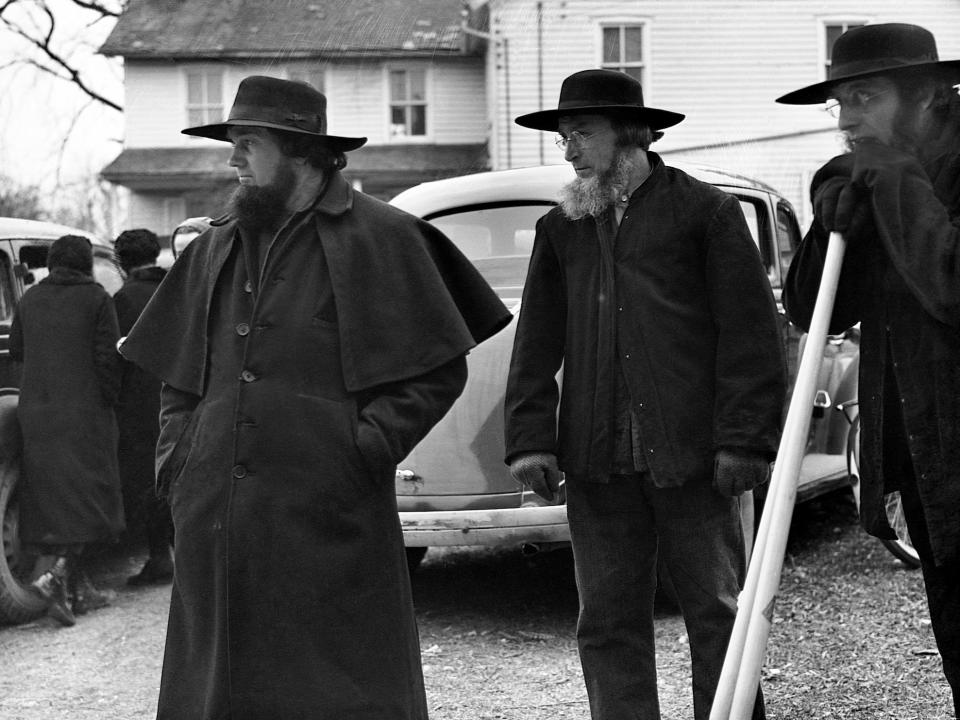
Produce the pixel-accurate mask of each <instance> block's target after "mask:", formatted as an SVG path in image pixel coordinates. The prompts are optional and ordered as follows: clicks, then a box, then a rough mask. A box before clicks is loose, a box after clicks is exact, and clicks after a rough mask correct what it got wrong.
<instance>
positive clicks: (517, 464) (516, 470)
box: [510, 452, 562, 503]
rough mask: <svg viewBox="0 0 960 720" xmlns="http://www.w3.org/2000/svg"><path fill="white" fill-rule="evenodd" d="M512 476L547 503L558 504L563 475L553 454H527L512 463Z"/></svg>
mask: <svg viewBox="0 0 960 720" xmlns="http://www.w3.org/2000/svg"><path fill="white" fill-rule="evenodd" d="M510 474H511V475H512V476H513V479H514V480H516V481H517V482H518V483H520V484H521V485H523V486H525V487H528V488H530V489H531V490H533V491H534V492H535V493H536V494H537V495H539V496H540V497H542V498H543V499H544V500H546V501H547V502H550V503H552V502H557V500H558V491H559V490H560V480H561V477H562V475H561V473H560V469H559V468H558V467H557V457H556V456H555V455H554V454H553V453H541V452H535V453H526V454H524V455H519V456H517V457H516V458H515V459H514V460H513V461H512V462H511V463H510Z"/></svg>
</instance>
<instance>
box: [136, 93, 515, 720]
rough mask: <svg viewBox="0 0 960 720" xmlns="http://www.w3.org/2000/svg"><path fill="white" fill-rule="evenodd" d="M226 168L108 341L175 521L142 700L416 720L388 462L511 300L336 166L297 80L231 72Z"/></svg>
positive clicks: (453, 393) (417, 687)
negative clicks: (137, 369) (229, 190)
mask: <svg viewBox="0 0 960 720" xmlns="http://www.w3.org/2000/svg"><path fill="white" fill-rule="evenodd" d="M184 132H185V133H187V134H191V135H199V136H202V137H210V138H214V139H217V140H221V141H228V142H230V143H231V144H232V145H233V152H232V154H231V156H230V160H229V164H230V165H231V166H232V167H233V168H235V169H236V171H237V175H238V178H239V181H240V187H239V188H238V189H237V190H236V192H235V194H234V195H233V198H232V200H231V203H230V212H229V213H228V214H227V215H226V216H224V217H222V218H219V219H217V220H215V221H214V222H213V227H212V228H211V229H210V230H208V231H207V232H205V233H203V234H202V235H200V236H199V237H197V238H196V239H195V240H193V242H192V243H191V244H190V245H188V246H187V248H186V249H185V250H184V251H183V254H182V255H181V256H180V257H179V258H178V259H177V262H176V263H175V264H174V266H173V267H172V268H171V270H170V272H169V273H168V275H167V277H166V278H165V279H164V281H163V282H162V283H161V285H160V287H159V288H158V290H157V292H156V294H155V295H154V296H153V298H152V299H151V301H150V303H149V304H148V305H147V307H146V309H145V310H144V312H143V314H142V315H141V317H140V319H139V320H138V321H137V323H136V324H135V325H134V328H133V330H132V331H131V332H130V334H129V336H128V337H127V339H126V341H125V342H124V343H123V344H122V346H121V352H122V353H123V354H124V356H125V357H126V358H127V359H129V360H131V361H132V362H135V363H137V364H139V365H140V366H141V367H143V368H144V369H145V370H146V371H148V372H150V373H151V374H153V375H156V376H157V377H159V378H160V379H161V380H162V381H163V390H162V398H161V405H162V410H161V431H160V439H159V443H158V447H157V483H158V489H159V491H160V493H161V494H163V495H166V496H167V497H168V498H169V501H170V506H171V509H172V512H173V518H174V526H175V532H176V543H175V548H174V566H175V569H174V582H173V593H172V598H171V605H170V618H169V624H168V631H167V641H166V651H165V656H164V664H163V675H162V678H161V688H160V698H159V707H158V713H157V716H158V718H161V719H164V720H165V719H168V718H169V719H176V720H194V719H195V720H200V719H201V718H225V717H230V718H231V719H232V720H259V719H261V718H267V717H277V718H289V719H291V720H293V719H294V718H352V719H353V720H375V719H376V720H380V719H382V718H391V720H422V719H423V718H426V717H427V707H426V701H425V693H424V687H423V675H422V671H421V664H420V652H419V638H418V634H417V628H416V623H415V619H414V615H413V606H412V600H411V593H410V580H409V576H408V571H407V567H406V560H405V553H404V546H403V537H402V532H401V529H400V524H399V517H398V514H397V506H396V497H395V494H394V493H395V490H394V475H395V465H396V463H397V462H398V461H399V460H401V459H402V458H403V457H404V456H405V455H406V454H407V453H408V452H409V451H410V450H411V449H412V448H413V446H414V445H415V444H416V443H417V442H418V441H419V440H420V439H421V438H422V437H423V436H424V435H425V434H426V433H427V432H428V430H429V429H430V428H431V427H432V426H433V425H434V424H435V423H436V422H437V421H438V420H439V419H440V418H441V417H442V416H443V415H444V414H445V413H446V411H447V410H448V409H449V407H450V406H451V405H452V403H453V402H454V400H455V399H456V398H457V396H458V395H459V394H460V392H461V390H462V388H463V385H464V382H465V380H466V361H465V357H464V356H465V354H466V353H467V351H468V350H469V349H470V348H471V347H473V346H474V345H475V344H476V343H478V342H481V341H483V340H484V339H486V338H487V337H489V336H490V335H492V334H493V333H495V332H497V331H498V330H500V329H501V328H502V327H504V326H506V324H508V323H509V321H510V318H511V315H510V313H509V311H508V310H507V309H506V308H505V307H504V305H503V303H501V302H500V300H499V299H498V298H497V297H496V294H495V293H494V292H493V291H492V290H491V289H490V287H489V286H488V285H487V284H486V283H485V282H484V281H483V279H482V278H481V277H480V275H479V274H478V273H477V271H476V269H475V268H474V267H473V266H472V265H471V264H470V263H469V262H468V261H467V260H466V259H465V258H464V256H463V255H462V254H460V252H459V251H458V250H457V249H456V247H455V246H454V245H453V244H452V243H451V242H450V241H449V240H448V239H447V238H446V237H445V236H444V235H442V234H441V233H440V232H439V231H437V230H436V229H435V228H433V227H432V226H431V225H429V224H427V223H425V222H423V221H421V220H419V219H418V218H415V217H413V216H411V215H409V214H407V213H404V212H402V211H400V210H399V209H396V208H393V207H391V206H389V205H387V204H385V203H382V202H380V201H378V200H376V199H374V198H372V197H370V196H367V195H365V194H363V193H361V192H358V191H356V190H354V189H353V188H352V187H351V186H350V184H349V183H348V182H347V181H346V180H345V179H344V178H343V176H342V175H341V174H340V172H339V171H340V169H341V168H343V167H344V166H345V164H346V152H347V151H350V150H354V149H356V148H358V147H360V146H361V145H362V144H363V143H364V142H365V138H351V137H342V136H335V135H330V134H328V133H327V131H326V98H325V97H324V95H323V94H321V93H319V92H317V91H316V90H314V89H313V88H312V87H311V86H309V85H307V84H305V83H300V82H292V81H287V80H279V79H276V78H271V77H264V76H252V77H248V78H246V79H244V80H243V81H242V82H241V84H240V87H239V89H238V91H237V96H236V99H235V102H234V104H233V107H232V108H231V110H230V115H229V118H228V120H227V121H225V122H224V123H218V124H214V125H207V126H202V127H196V128H189V129H187V130H185V131H184Z"/></svg>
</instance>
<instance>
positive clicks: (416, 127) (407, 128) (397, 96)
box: [390, 70, 427, 139]
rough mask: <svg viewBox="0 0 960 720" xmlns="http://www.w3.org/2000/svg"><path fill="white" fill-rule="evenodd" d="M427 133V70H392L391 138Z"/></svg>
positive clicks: (417, 135)
mask: <svg viewBox="0 0 960 720" xmlns="http://www.w3.org/2000/svg"><path fill="white" fill-rule="evenodd" d="M426 134H427V73H426V70H391V71H390V137H391V139H397V138H409V137H424V136H425V135H426Z"/></svg>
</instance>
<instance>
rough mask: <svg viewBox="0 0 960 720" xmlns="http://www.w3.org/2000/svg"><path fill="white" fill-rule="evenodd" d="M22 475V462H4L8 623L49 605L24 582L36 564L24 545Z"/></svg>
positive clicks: (4, 612)
mask: <svg viewBox="0 0 960 720" xmlns="http://www.w3.org/2000/svg"><path fill="white" fill-rule="evenodd" d="M19 476H20V471H19V462H17V461H15V460H14V461H12V462H11V461H7V462H4V463H3V464H2V465H0V513H2V515H3V532H2V535H0V544H2V545H3V556H2V560H0V622H8V623H20V622H26V621H27V620H32V619H33V618H35V617H37V616H39V615H41V614H42V613H43V611H44V610H45V608H46V604H45V603H44V601H43V600H42V599H41V598H39V597H38V596H37V595H35V594H34V593H32V592H30V590H28V589H27V587H26V585H25V584H24V583H25V581H26V578H27V577H28V575H29V573H30V568H31V566H32V565H33V563H32V562H31V560H30V558H29V557H28V556H27V555H26V554H25V553H24V552H23V550H22V548H21V546H20V538H19V519H20V513H19V509H18V506H17V493H16V491H17V480H18V479H19Z"/></svg>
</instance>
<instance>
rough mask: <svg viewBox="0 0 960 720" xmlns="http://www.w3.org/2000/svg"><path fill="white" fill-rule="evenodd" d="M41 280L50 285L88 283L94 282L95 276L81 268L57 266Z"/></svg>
mask: <svg viewBox="0 0 960 720" xmlns="http://www.w3.org/2000/svg"><path fill="white" fill-rule="evenodd" d="M40 282H41V283H46V284H48V285H86V284H88V283H92V282H93V277H91V276H90V275H87V273H85V272H81V271H80V270H73V269H71V268H65V267H56V268H53V269H52V270H51V271H50V274H49V275H47V276H46V277H45V278H43V280H41V281H40Z"/></svg>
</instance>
